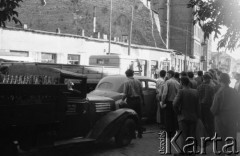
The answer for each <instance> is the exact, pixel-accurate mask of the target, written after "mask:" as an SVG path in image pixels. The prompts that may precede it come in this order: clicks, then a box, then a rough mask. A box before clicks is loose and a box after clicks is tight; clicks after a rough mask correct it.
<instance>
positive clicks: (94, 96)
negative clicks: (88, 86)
mask: <svg viewBox="0 0 240 156" xmlns="http://www.w3.org/2000/svg"><path fill="white" fill-rule="evenodd" d="M87 98H88V100H89V101H113V99H112V98H110V97H103V96H97V95H92V94H91V95H90V94H88V95H87Z"/></svg>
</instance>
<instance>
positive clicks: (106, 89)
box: [88, 75, 157, 120]
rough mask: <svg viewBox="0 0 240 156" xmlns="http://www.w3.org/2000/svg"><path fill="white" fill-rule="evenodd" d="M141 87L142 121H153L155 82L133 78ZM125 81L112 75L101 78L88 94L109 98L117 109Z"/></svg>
mask: <svg viewBox="0 0 240 156" xmlns="http://www.w3.org/2000/svg"><path fill="white" fill-rule="evenodd" d="M134 78H135V79H138V80H139V81H140V82H141V83H142V86H143V94H144V103H145V106H143V105H142V116H143V119H148V120H155V116H156V110H157V105H156V80H154V79H152V78H148V77H145V76H134ZM126 81H127V77H126V76H124V75H113V76H106V77H104V78H102V79H101V80H100V81H99V83H98V84H97V86H96V88H95V90H93V91H92V92H90V93H89V94H88V96H89V97H91V96H96V95H97V96H103V97H110V98H112V99H113V100H114V101H115V106H116V108H119V103H120V101H121V99H122V96H123V84H124V82H126Z"/></svg>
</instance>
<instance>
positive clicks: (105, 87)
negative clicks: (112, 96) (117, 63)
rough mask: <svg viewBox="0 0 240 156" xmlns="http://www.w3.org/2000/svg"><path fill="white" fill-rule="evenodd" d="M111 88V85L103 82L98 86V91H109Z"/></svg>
mask: <svg viewBox="0 0 240 156" xmlns="http://www.w3.org/2000/svg"><path fill="white" fill-rule="evenodd" d="M112 87H113V84H112V83H110V82H103V83H101V84H99V85H98V89H103V90H111V89H112Z"/></svg>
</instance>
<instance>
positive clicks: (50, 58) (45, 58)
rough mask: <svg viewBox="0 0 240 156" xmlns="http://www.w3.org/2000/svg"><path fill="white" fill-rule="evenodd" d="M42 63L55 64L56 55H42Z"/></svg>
mask: <svg viewBox="0 0 240 156" xmlns="http://www.w3.org/2000/svg"><path fill="white" fill-rule="evenodd" d="M41 62H43V63H57V55H56V54H52V53H42V60H41Z"/></svg>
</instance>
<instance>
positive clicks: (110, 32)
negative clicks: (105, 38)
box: [108, 0, 112, 54]
mask: <svg viewBox="0 0 240 156" xmlns="http://www.w3.org/2000/svg"><path fill="white" fill-rule="evenodd" d="M111 39H112V0H110V15H109V44H108V54H110V53H111Z"/></svg>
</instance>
